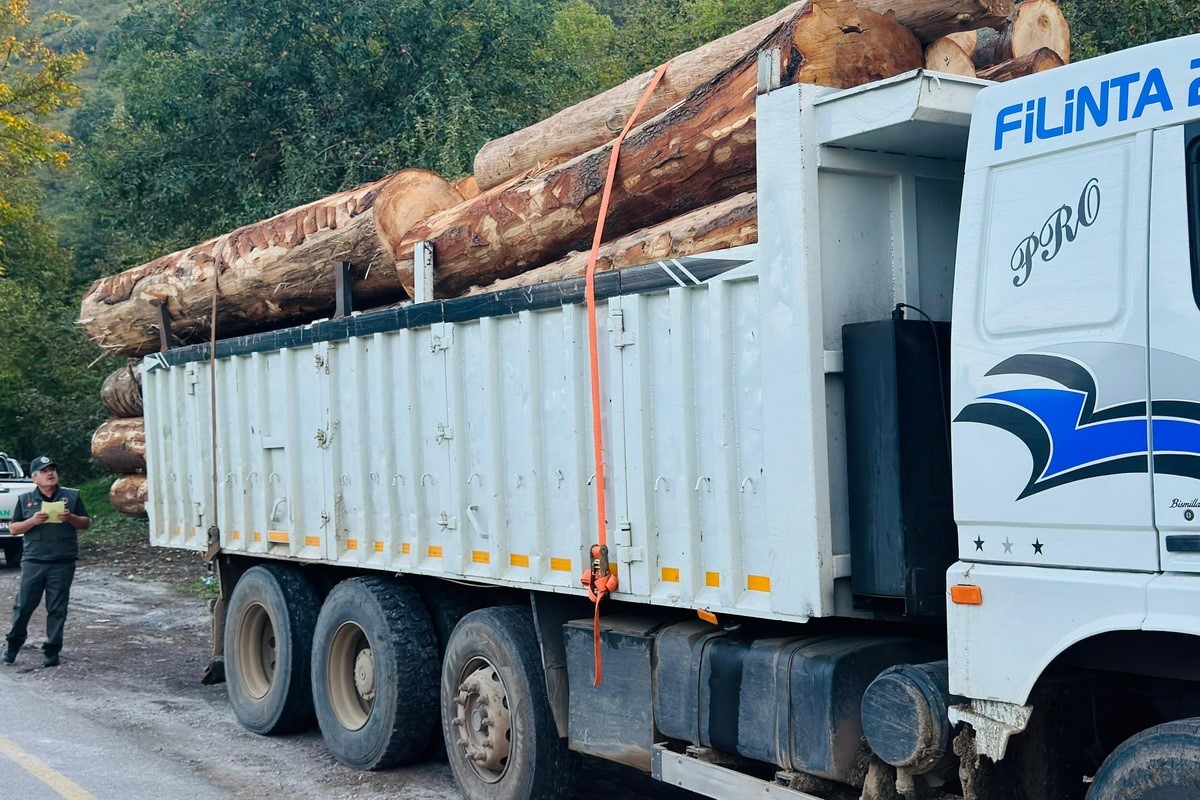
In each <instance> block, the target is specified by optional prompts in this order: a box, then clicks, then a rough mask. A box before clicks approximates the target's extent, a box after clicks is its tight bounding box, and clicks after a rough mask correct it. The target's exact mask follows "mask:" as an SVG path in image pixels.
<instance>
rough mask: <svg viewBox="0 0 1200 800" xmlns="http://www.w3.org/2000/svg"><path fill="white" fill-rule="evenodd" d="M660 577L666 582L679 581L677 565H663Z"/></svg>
mask: <svg viewBox="0 0 1200 800" xmlns="http://www.w3.org/2000/svg"><path fill="white" fill-rule="evenodd" d="M662 579H663V580H664V581H666V582H667V583H679V569H678V568H677V567H663V568H662Z"/></svg>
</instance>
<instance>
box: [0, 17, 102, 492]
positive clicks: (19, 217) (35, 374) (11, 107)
mask: <svg viewBox="0 0 1200 800" xmlns="http://www.w3.org/2000/svg"><path fill="white" fill-rule="evenodd" d="M69 22H70V20H69V19H67V18H66V17H63V16H62V15H58V14H51V15H49V16H42V17H37V16H34V15H31V14H30V11H29V4H28V2H27V1H26V0H3V2H0V52H2V53H4V57H3V58H2V59H0V449H2V450H5V451H7V452H9V453H10V454H12V455H14V456H15V457H17V458H19V459H21V460H23V461H26V462H27V461H28V459H30V458H31V457H32V456H33V455H34V454H35V453H38V452H49V453H53V454H54V456H55V458H56V459H58V460H59V462H60V463H61V464H62V466H63V469H64V472H66V473H67V474H68V475H70V476H72V477H75V478H79V477H83V475H84V473H85V472H88V471H94V467H92V466H91V465H90V460H89V452H88V451H89V444H88V443H89V441H90V432H91V430H92V429H93V428H94V427H95V426H96V425H97V424H98V423H99V421H100V420H101V419H102V415H101V414H100V413H99V403H98V402H97V399H96V392H97V391H98V390H99V386H100V381H101V380H102V378H103V376H102V375H98V374H97V373H96V372H94V371H93V370H92V369H90V362H92V361H93V360H94V359H95V357H96V352H95V348H94V346H92V345H91V344H89V343H88V342H86V341H85V340H84V338H83V336H81V335H80V333H79V331H78V330H77V329H76V327H75V325H74V320H75V316H76V315H77V313H78V297H79V291H78V290H79V288H80V287H79V284H78V282H77V281H76V280H75V279H74V265H73V263H72V259H71V254H70V253H69V252H68V251H66V250H64V249H62V248H61V247H60V246H59V244H58V242H57V240H56V235H55V231H54V228H53V226H52V225H51V224H50V223H49V222H48V221H47V220H46V218H45V217H44V215H43V213H42V212H41V210H40V207H41V200H42V190H41V188H40V186H39V183H38V181H37V180H36V175H35V172H34V171H35V170H36V169H37V168H39V167H42V166H46V167H50V168H60V169H61V168H63V167H65V166H66V163H67V159H68V155H69V153H68V151H67V149H66V148H67V146H68V145H69V141H70V140H69V139H68V137H67V136H66V135H65V134H63V133H61V132H60V131H57V130H54V129H53V128H51V127H50V126H49V122H48V120H49V118H50V116H51V115H52V114H54V113H55V112H57V111H59V110H61V109H62V108H63V107H65V106H67V105H69V104H71V103H73V102H74V101H75V100H76V98H77V97H78V95H79V90H78V87H77V86H76V85H75V84H74V83H72V81H71V78H72V76H73V75H74V73H75V72H76V71H77V70H78V69H79V67H80V66H81V65H82V64H83V56H82V55H81V54H79V53H78V52H71V51H68V52H59V51H56V50H53V49H51V48H49V47H47V46H46V44H45V39H46V38H47V37H49V36H52V35H55V34H56V33H57V32H61V31H62V30H64V29H65V27H66V26H67V25H68V24H69Z"/></svg>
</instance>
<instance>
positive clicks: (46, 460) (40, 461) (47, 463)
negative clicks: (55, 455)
mask: <svg viewBox="0 0 1200 800" xmlns="http://www.w3.org/2000/svg"><path fill="white" fill-rule="evenodd" d="M46 467H54V468H55V469H58V464H55V463H54V459H52V458H51V457H50V456H38V457H37V458H35V459H34V460H33V461H31V462H30V463H29V474H31V475H32V474H33V473H35V472H37V471H38V470H39V469H45V468H46Z"/></svg>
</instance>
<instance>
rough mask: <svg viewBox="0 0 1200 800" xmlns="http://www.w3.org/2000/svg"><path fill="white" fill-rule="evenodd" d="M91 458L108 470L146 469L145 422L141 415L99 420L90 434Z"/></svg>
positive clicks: (142, 470)
mask: <svg viewBox="0 0 1200 800" xmlns="http://www.w3.org/2000/svg"><path fill="white" fill-rule="evenodd" d="M92 460H93V461H95V462H96V464H98V465H99V466H101V467H103V468H104V469H105V470H106V471H108V472H117V473H142V472H145V471H146V424H145V421H144V420H143V419H142V418H141V417H126V418H117V419H110V420H107V421H105V422H103V423H101V425H100V427H99V428H97V429H96V432H95V433H93V434H92Z"/></svg>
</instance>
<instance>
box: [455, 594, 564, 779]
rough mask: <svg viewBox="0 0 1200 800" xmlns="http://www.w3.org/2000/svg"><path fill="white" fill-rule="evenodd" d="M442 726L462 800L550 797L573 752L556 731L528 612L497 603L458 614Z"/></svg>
mask: <svg viewBox="0 0 1200 800" xmlns="http://www.w3.org/2000/svg"><path fill="white" fill-rule="evenodd" d="M441 699H442V733H443V735H444V737H445V740H446V753H447V756H448V758H449V761H450V770H451V772H453V773H454V778H455V782H456V783H457V784H458V787H459V790H460V791H461V792H462V793H463V796H464V797H465V798H466V799H467V800H557V799H558V798H564V797H567V796H569V795H570V794H571V793H572V787H573V784H574V778H575V774H576V772H577V769H578V759H577V757H576V755H575V754H574V753H572V752H571V751H570V750H569V749H568V748H567V743H566V740H564V739H562V738H561V737H559V735H558V729H557V728H556V727H555V724H554V717H553V714H552V713H551V710H550V703H549V700H548V698H547V693H546V679H545V673H544V671H543V669H542V657H541V649H540V648H539V646H538V640H537V631H536V629H535V628H534V623H533V614H532V613H531V611H530V609H529V608H526V607H523V606H498V607H495V608H485V609H482V610H480V611H474V612H472V613H470V614H467V615H466V616H465V617H463V619H462V621H461V622H459V624H458V626H457V627H456V628H455V629H454V633H453V634H452V635H451V636H450V642H449V644H448V646H447V648H446V654H445V660H444V662H443V664H442V690H441Z"/></svg>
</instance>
